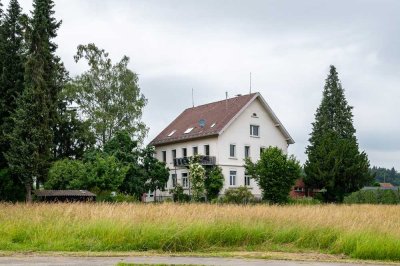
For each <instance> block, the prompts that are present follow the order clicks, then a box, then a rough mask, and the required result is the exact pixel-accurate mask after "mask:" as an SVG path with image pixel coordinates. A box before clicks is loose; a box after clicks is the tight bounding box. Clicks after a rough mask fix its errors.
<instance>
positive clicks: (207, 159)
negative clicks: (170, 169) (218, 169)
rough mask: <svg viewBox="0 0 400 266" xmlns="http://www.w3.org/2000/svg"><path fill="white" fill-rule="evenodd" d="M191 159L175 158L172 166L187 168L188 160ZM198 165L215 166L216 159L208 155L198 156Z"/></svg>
mask: <svg viewBox="0 0 400 266" xmlns="http://www.w3.org/2000/svg"><path fill="white" fill-rule="evenodd" d="M192 158H193V157H182V158H175V159H174V166H175V167H186V166H189V164H190V160H191V159H192ZM197 158H198V160H199V163H200V164H201V165H203V166H209V165H215V162H216V158H215V156H208V155H198V156H197Z"/></svg>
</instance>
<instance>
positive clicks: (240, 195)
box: [221, 186, 254, 204]
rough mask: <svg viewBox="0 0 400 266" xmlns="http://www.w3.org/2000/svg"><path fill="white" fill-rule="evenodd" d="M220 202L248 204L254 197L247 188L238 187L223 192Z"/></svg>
mask: <svg viewBox="0 0 400 266" xmlns="http://www.w3.org/2000/svg"><path fill="white" fill-rule="evenodd" d="M221 200H222V202H224V203H235V204H248V203H251V202H253V201H254V196H253V194H252V193H251V191H250V189H249V188H248V187H243V186H240V187H238V188H230V189H227V190H225V195H224V196H223V197H222V199H221Z"/></svg>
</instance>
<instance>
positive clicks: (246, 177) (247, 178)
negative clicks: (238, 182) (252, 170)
mask: <svg viewBox="0 0 400 266" xmlns="http://www.w3.org/2000/svg"><path fill="white" fill-rule="evenodd" d="M244 186H245V187H251V175H244Z"/></svg>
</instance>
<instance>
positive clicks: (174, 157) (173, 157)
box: [172, 150, 176, 159]
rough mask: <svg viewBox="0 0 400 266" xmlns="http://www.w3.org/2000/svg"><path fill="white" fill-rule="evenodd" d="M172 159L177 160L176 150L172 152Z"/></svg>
mask: <svg viewBox="0 0 400 266" xmlns="http://www.w3.org/2000/svg"><path fill="white" fill-rule="evenodd" d="M172 159H176V150H172Z"/></svg>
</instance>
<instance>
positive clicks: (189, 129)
mask: <svg viewBox="0 0 400 266" xmlns="http://www.w3.org/2000/svg"><path fill="white" fill-rule="evenodd" d="M192 130H193V128H192V127H189V128H188V129H186V131H185V132H183V133H184V134H188V133H190V132H191V131H192Z"/></svg>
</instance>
